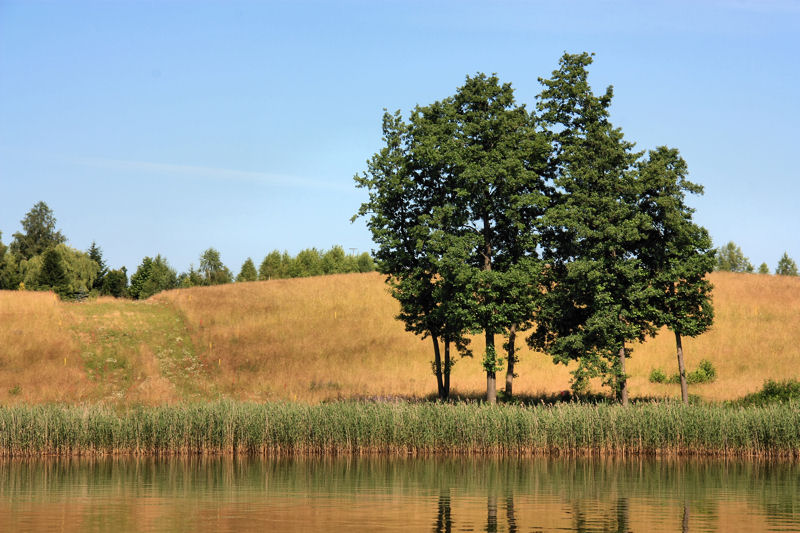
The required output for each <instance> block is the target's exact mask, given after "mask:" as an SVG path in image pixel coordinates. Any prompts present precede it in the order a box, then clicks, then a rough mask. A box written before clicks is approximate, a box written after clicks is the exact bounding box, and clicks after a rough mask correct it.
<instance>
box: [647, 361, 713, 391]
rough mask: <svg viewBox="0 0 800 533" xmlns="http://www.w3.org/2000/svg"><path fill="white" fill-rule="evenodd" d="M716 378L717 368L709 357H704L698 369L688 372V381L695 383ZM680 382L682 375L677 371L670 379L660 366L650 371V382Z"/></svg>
mask: <svg viewBox="0 0 800 533" xmlns="http://www.w3.org/2000/svg"><path fill="white" fill-rule="evenodd" d="M715 379H717V370H716V369H715V368H714V365H712V364H711V361H709V360H708V359H702V360H701V361H700V365H699V366H698V367H697V370H695V371H694V372H689V373H687V374H686V382H687V383H691V384H693V385H694V384H697V383H712V382H713V381H714V380H715ZM680 382H681V376H680V374H678V373H677V372H676V373H675V374H672V375H671V376H670V377H669V379H667V375H666V374H665V373H664V371H663V370H661V369H660V368H654V369H653V370H652V371H651V372H650V383H671V384H676V383H680Z"/></svg>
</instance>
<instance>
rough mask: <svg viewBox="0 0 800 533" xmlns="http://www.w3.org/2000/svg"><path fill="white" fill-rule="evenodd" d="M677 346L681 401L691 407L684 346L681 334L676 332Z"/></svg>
mask: <svg viewBox="0 0 800 533" xmlns="http://www.w3.org/2000/svg"><path fill="white" fill-rule="evenodd" d="M675 344H676V345H677V347H678V350H677V351H678V374H680V376H681V400H683V403H685V404H686V405H689V386H688V384H687V383H686V365H684V364H683V344H682V343H681V334H680V333H678V332H677V331H676V332H675Z"/></svg>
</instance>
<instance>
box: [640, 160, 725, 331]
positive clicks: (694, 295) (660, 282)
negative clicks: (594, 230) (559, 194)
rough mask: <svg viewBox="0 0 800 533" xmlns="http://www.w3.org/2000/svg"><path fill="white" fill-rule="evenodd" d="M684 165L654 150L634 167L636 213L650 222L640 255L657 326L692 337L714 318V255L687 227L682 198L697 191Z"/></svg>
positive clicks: (699, 233)
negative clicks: (711, 278)
mask: <svg viewBox="0 0 800 533" xmlns="http://www.w3.org/2000/svg"><path fill="white" fill-rule="evenodd" d="M686 174H687V167H686V162H685V161H684V160H683V158H682V157H680V155H679V154H678V151H677V150H676V149H670V148H666V147H663V146H662V147H659V148H657V149H656V150H654V151H651V152H650V153H649V157H648V159H647V160H645V161H643V162H642V163H641V164H640V186H641V188H642V192H641V199H640V200H639V202H638V203H639V206H640V209H641V210H642V211H643V212H645V213H647V215H648V216H649V217H650V221H651V222H650V228H649V229H648V231H647V243H646V246H645V247H644V248H643V249H642V252H641V256H642V257H643V259H644V264H645V266H646V268H647V269H648V272H649V273H650V279H651V282H652V283H653V285H654V286H655V287H656V289H657V290H656V294H655V298H656V299H655V300H654V301H653V302H652V305H653V307H654V310H655V312H656V313H657V316H656V317H655V318H654V320H655V322H656V325H657V326H659V327H660V326H667V327H668V328H669V329H670V330H672V331H674V332H677V333H678V334H680V335H681V336H689V337H696V336H697V335H699V334H701V333H703V332H704V331H706V330H707V329H708V328H709V327H710V326H711V324H712V322H713V319H714V310H713V306H712V304H711V289H712V287H711V284H710V283H709V282H708V281H707V280H706V275H707V274H708V273H709V272H711V271H712V270H713V268H714V263H715V250H713V248H712V245H711V238H710V237H709V235H708V231H706V229H705V228H703V227H700V226H698V225H696V224H694V223H693V222H692V214H693V213H694V209H691V208H690V207H688V206H687V205H686V203H685V196H686V193H692V194H702V192H703V188H702V187H701V186H700V185H697V184H694V183H692V182H690V181H688V180H687V179H686Z"/></svg>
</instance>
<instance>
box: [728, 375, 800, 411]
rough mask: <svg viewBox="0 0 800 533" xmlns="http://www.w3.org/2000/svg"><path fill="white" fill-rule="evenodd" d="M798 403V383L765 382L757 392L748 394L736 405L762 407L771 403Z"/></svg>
mask: <svg viewBox="0 0 800 533" xmlns="http://www.w3.org/2000/svg"><path fill="white" fill-rule="evenodd" d="M789 402H800V381H797V380H795V379H789V380H785V381H773V380H771V379H770V380H767V381H765V382H764V386H763V387H762V389H761V390H760V391H758V392H754V393H752V394H748V395H747V396H745V397H744V398H742V399H741V400H739V401H738V402H736V403H739V404H741V405H744V406H763V405H769V404H773V403H789Z"/></svg>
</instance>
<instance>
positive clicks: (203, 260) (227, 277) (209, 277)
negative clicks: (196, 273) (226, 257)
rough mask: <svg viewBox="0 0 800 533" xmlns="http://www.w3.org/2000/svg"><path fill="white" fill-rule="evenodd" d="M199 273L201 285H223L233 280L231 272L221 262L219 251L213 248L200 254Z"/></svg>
mask: <svg viewBox="0 0 800 533" xmlns="http://www.w3.org/2000/svg"><path fill="white" fill-rule="evenodd" d="M200 274H201V275H202V277H203V285H224V284H225V283H231V282H232V281H233V274H232V273H231V271H230V270H229V269H228V267H226V266H225V265H224V264H222V259H221V258H220V255H219V252H218V251H217V250H216V249H214V248H209V249H208V250H206V251H205V252H203V253H202V254H200Z"/></svg>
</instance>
